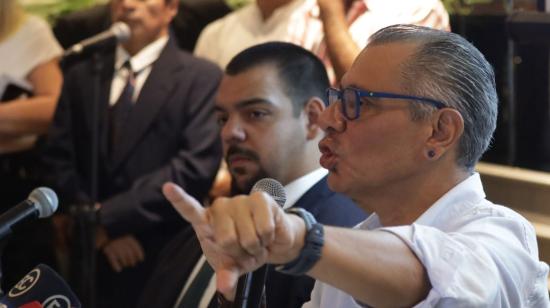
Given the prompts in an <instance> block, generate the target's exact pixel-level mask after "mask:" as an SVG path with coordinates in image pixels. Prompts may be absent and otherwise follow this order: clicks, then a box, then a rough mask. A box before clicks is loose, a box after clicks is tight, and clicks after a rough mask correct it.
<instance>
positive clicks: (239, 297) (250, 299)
mask: <svg viewBox="0 0 550 308" xmlns="http://www.w3.org/2000/svg"><path fill="white" fill-rule="evenodd" d="M257 191H263V192H265V193H267V194H269V195H270V196H271V198H273V200H275V202H277V204H279V205H280V206H281V207H283V206H284V205H285V202H286V192H285V189H284V187H283V185H282V184H281V183H279V182H278V181H277V180H274V179H270V178H264V179H261V180H259V181H258V182H256V184H254V186H253V187H252V190H251V191H250V193H253V192H257ZM266 274H267V265H264V266H262V267H260V268H258V269H257V270H255V271H254V272H252V273H246V274H244V275H242V276H241V277H240V278H239V281H238V283H237V293H236V295H235V301H234V305H233V307H238V308H258V307H259V306H260V301H261V299H262V293H263V289H264V285H265V278H266Z"/></svg>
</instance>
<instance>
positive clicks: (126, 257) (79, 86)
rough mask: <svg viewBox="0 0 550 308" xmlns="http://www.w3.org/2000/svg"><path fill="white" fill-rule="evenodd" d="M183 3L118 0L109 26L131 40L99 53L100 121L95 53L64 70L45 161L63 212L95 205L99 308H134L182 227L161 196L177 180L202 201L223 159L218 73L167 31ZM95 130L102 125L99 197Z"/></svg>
mask: <svg viewBox="0 0 550 308" xmlns="http://www.w3.org/2000/svg"><path fill="white" fill-rule="evenodd" d="M178 3H179V2H178V0H145V1H143V0H112V1H111V6H110V8H111V12H110V15H111V16H112V21H113V22H119V21H121V22H124V23H126V24H128V26H129V27H130V29H131V36H130V38H129V39H128V41H126V42H124V43H122V44H118V45H117V46H116V47H115V46H113V47H111V48H106V49H105V50H104V51H103V52H102V53H101V54H100V55H99V56H98V57H97V58H99V59H100V60H101V61H103V62H104V63H103V68H102V70H101V71H100V72H99V78H100V89H99V91H98V92H99V93H97V94H98V95H99V97H100V101H99V103H100V104H101V105H100V106H99V110H100V119H99V123H92V121H91V118H90V117H91V114H92V110H93V106H94V100H93V97H94V95H95V94H96V93H94V87H93V84H94V76H93V74H92V73H91V72H92V70H93V69H92V68H93V67H94V66H95V62H96V61H94V60H93V57H89V58H85V59H83V60H82V61H80V62H79V63H76V64H74V65H73V66H71V67H70V68H69V69H68V71H67V72H66V82H65V85H64V87H63V91H62V94H61V99H60V101H59V105H58V108H57V110H56V113H55V116H54V121H53V124H52V126H51V129H50V131H49V134H48V139H47V144H46V146H47V147H46V151H45V155H44V156H45V160H46V162H47V164H48V167H49V168H51V169H50V170H51V173H50V174H51V175H52V179H51V181H52V184H53V185H54V186H55V187H56V189H57V190H58V193H59V194H60V197H61V200H62V204H61V207H62V209H67V207H68V206H70V205H71V204H75V205H82V204H88V205H90V204H91V205H94V204H95V205H96V208H97V209H98V216H99V224H98V226H97V233H96V234H97V237H96V249H97V253H98V262H97V265H98V266H97V267H98V269H97V270H98V279H97V289H98V306H99V307H134V306H135V305H134V304H135V301H136V299H137V297H136V294H139V293H140V290H141V288H142V287H143V284H144V283H145V281H146V280H147V277H148V276H149V273H150V270H151V269H152V268H153V266H154V264H155V259H156V255H157V254H158V252H159V251H160V249H161V248H162V247H163V246H164V244H165V243H166V242H168V241H169V240H170V239H171V237H173V236H174V235H175V234H176V233H177V231H179V229H180V228H181V227H183V226H184V225H185V224H184V223H182V222H181V221H180V220H178V218H177V217H176V214H175V212H174V210H173V209H171V207H170V206H169V205H168V204H167V202H166V200H164V198H163V197H162V194H161V191H160V188H161V185H162V183H164V182H166V181H169V180H170V181H176V182H179V183H181V185H183V186H185V187H187V189H188V190H189V191H192V192H193V194H194V195H195V196H196V197H197V198H198V199H201V200H202V199H203V198H204V197H205V196H206V193H207V192H208V190H209V188H210V186H211V184H212V181H213V179H214V176H215V174H216V170H217V169H218V166H219V162H220V160H221V146H220V142H219V137H218V126H217V125H216V121H215V118H214V94H215V91H216V89H217V87H218V84H219V81H220V79H221V71H220V70H219V69H218V68H217V67H216V66H215V65H214V64H212V63H209V62H207V61H204V60H200V59H197V58H195V57H193V56H192V55H190V54H189V53H186V52H184V51H182V50H180V49H179V48H178V47H177V45H176V42H175V40H174V38H173V36H172V35H170V31H169V25H170V22H171V21H172V19H173V18H174V16H175V15H176V14H177V11H178ZM94 124H96V125H98V126H99V142H98V143H99V149H95V150H97V151H98V152H97V154H98V156H99V159H98V166H97V170H95V171H97V175H98V177H97V196H95V198H94V196H92V195H91V194H92V192H91V178H92V170H91V166H92V158H91V156H92V155H91V152H92V142H91V139H92V137H91V135H92V133H91V132H92V127H93V126H94ZM96 202H97V204H96ZM75 242H76V243H77V244H78V242H77V241H75ZM90 250H91V248H90ZM75 261H78V260H75Z"/></svg>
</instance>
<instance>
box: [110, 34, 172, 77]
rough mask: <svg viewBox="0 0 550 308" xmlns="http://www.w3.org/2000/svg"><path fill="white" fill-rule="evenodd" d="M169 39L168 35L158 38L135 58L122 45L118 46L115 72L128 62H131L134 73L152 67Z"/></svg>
mask: <svg viewBox="0 0 550 308" xmlns="http://www.w3.org/2000/svg"><path fill="white" fill-rule="evenodd" d="M168 39H169V36H168V35H164V36H162V37H160V38H158V39H157V40H156V41H154V42H152V43H151V44H149V45H147V46H145V47H144V48H143V49H141V50H140V51H139V52H138V53H137V54H135V55H134V56H133V57H131V56H130V54H129V53H128V52H127V51H126V50H125V49H124V48H123V47H122V46H121V45H120V44H119V45H117V47H116V54H115V71H118V70H119V69H120V68H121V67H122V65H124V62H126V61H127V60H130V64H131V65H132V70H133V71H134V72H140V71H141V70H143V69H144V68H146V67H148V66H150V65H151V64H153V62H155V61H156V60H157V59H158V58H159V56H160V53H161V52H162V50H163V49H164V46H166V44H167V43H168Z"/></svg>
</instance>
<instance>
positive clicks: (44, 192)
mask: <svg viewBox="0 0 550 308" xmlns="http://www.w3.org/2000/svg"><path fill="white" fill-rule="evenodd" d="M57 203H58V200H57V195H56V194H55V192H54V191H53V190H51V189H49V188H47V187H39V188H36V189H34V190H33V191H32V192H31V193H30V195H29V197H28V198H27V200H25V201H23V202H21V203H19V204H18V205H16V206H14V207H12V208H11V209H9V210H7V211H6V212H4V213H3V214H2V215H1V216H0V239H2V238H4V237H5V236H6V235H8V234H10V233H11V228H12V227H13V226H14V225H15V224H17V223H19V222H21V221H22V220H25V219H27V218H45V217H49V216H51V215H52V214H53V213H54V212H55V210H57Z"/></svg>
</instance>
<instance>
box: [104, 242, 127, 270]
mask: <svg viewBox="0 0 550 308" xmlns="http://www.w3.org/2000/svg"><path fill="white" fill-rule="evenodd" d="M103 253H104V254H105V256H106V257H107V262H109V265H111V268H112V269H113V270H114V271H115V272H117V273H120V271H121V270H122V265H121V264H120V263H119V261H118V259H117V257H116V255H115V254H113V252H112V249H111V247H110V245H109V244H108V245H107V246H105V249H103Z"/></svg>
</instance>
